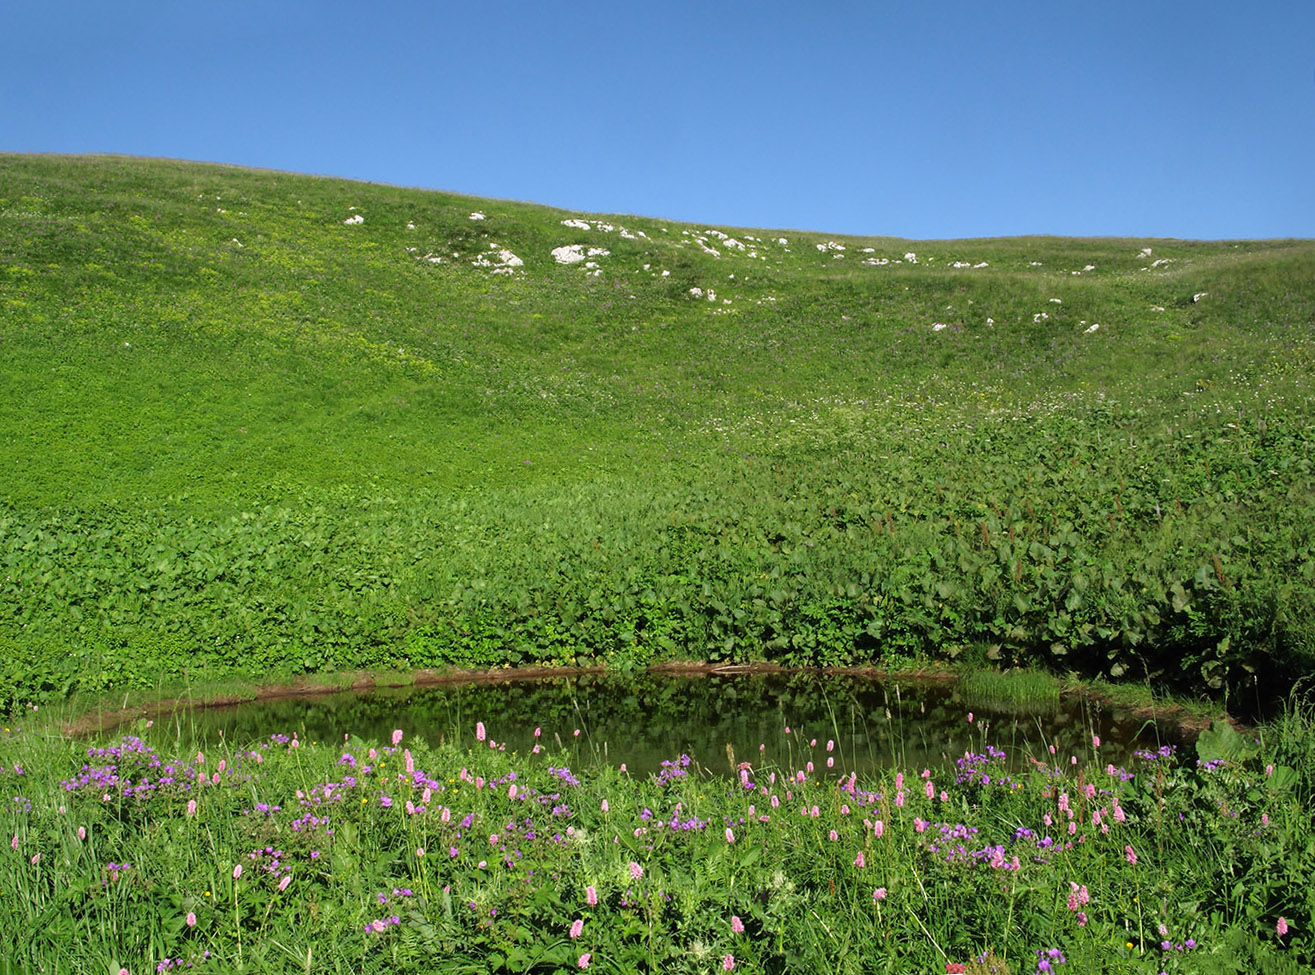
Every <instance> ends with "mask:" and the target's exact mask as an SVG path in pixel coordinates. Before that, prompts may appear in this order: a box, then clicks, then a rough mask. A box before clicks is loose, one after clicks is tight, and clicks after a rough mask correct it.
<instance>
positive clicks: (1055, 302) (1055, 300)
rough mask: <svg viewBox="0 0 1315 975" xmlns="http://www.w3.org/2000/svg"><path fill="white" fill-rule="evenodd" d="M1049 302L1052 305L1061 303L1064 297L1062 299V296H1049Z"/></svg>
mask: <svg viewBox="0 0 1315 975" xmlns="http://www.w3.org/2000/svg"><path fill="white" fill-rule="evenodd" d="M1050 303H1051V304H1052V305H1062V304H1063V303H1064V299H1063V298H1051V299H1050Z"/></svg>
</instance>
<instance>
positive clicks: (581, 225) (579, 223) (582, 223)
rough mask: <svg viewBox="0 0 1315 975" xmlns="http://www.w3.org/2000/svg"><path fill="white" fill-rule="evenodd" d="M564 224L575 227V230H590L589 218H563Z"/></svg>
mask: <svg viewBox="0 0 1315 975" xmlns="http://www.w3.org/2000/svg"><path fill="white" fill-rule="evenodd" d="M562 226H563V227H571V228H572V229H574V230H589V229H590V227H589V221H588V220H576V219H575V218H571V219H570V220H563V221H562Z"/></svg>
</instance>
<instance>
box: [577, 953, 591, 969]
mask: <svg viewBox="0 0 1315 975" xmlns="http://www.w3.org/2000/svg"><path fill="white" fill-rule="evenodd" d="M592 957H593V955H591V954H589V952H587V951H586V952H585V953H584V954H583V955H581V956H580V957H579V958H577V959H576V961H575V964H576V966H577V967H579V968H588V967H589V959H590V958H592Z"/></svg>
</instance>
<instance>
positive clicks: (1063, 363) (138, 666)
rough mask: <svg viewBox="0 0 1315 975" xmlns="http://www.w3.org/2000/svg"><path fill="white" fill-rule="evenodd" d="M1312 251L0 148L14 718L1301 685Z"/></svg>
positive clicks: (0, 469) (1308, 580)
mask: <svg viewBox="0 0 1315 975" xmlns="http://www.w3.org/2000/svg"><path fill="white" fill-rule="evenodd" d="M1313 321H1315V243H1312V242H1309V241H1267V242H1211V243H1202V242H1184V241H1176V240H1125V239H1099V240H1085V239H1084V240H1075V239H1061V238H1017V239H1002V240H964V241H935V242H921V241H920V242H911V241H905V240H895V239H891V238H870V239H868V238H851V237H834V236H828V235H822V234H814V233H802V232H796V231H788V230H786V231H777V230H771V231H769V230H744V229H740V228H731V227H706V226H701V225H683V224H677V223H673V222H670V221H663V220H655V219H649V218H640V217H624V216H599V215H595V214H582V213H573V212H566V211H559V210H553V209H549V208H545V207H538V206H532V205H527V204H516V203H506V202H502V201H494V200H483V199H474V198H470V197H462V196H456V195H452V194H444V193H435V192H428V191H420V190H410V189H399V188H394V187H385V186H376V185H370V184H363V183H354V182H346V181H341V180H331V179H323V178H314V177H305V176H297V175H290V174H285V173H273V172H261V171H251V170H243V169H235V168H228V167H217V166H206V165H198V164H190V163H174V162H161V161H147V160H137V159H121V158H99V157H89V158H66V157H36V156H0V382H3V392H4V395H3V397H0V504H2V506H0V561H3V563H4V564H3V566H0V568H3V576H0V617H2V619H0V640H3V642H4V644H5V645H6V647H7V650H8V652H7V653H6V654H5V657H6V659H7V661H8V662H7V663H6V664H5V665H3V666H6V667H8V671H7V672H6V671H0V696H4V695H8V697H9V698H10V699H11V700H16V699H19V698H25V697H28V696H33V695H40V694H58V693H63V692H64V691H66V690H69V689H76V688H84V689H95V688H97V687H109V686H122V685H125V684H126V685H140V684H142V683H151V682H154V681H155V680H157V679H159V677H160V675H162V674H163V675H172V674H177V673H178V672H179V671H180V670H186V671H187V673H188V674H189V675H195V674H200V673H205V674H209V675H210V676H212V677H213V676H216V675H218V674H223V673H228V672H231V671H233V670H234V669H248V670H253V671H256V672H259V673H262V674H265V673H274V672H285V673H286V672H300V671H308V670H324V669H333V668H345V667H355V666H401V667H406V666H431V665H441V664H450V663H459V664H470V663H474V664H486V663H516V662H524V663H530V662H559V661H568V660H573V659H579V658H591V659H602V660H607V661H611V662H614V663H621V662H625V663H643V662H645V661H647V660H649V659H652V658H653V657H654V656H693V657H703V658H711V659H737V660H739V659H761V658H770V659H777V660H783V661H786V662H791V663H848V662H857V661H877V662H881V661H883V660H884V661H890V660H898V659H908V658H910V657H927V656H960V655H962V654H965V653H966V654H969V655H970V656H978V657H982V658H984V659H989V660H995V661H999V662H1001V663H1010V662H1013V661H1016V660H1017V661H1024V660H1025V661H1029V662H1041V663H1045V664H1048V665H1050V666H1057V667H1060V668H1065V669H1069V668H1071V669H1077V670H1081V671H1087V672H1100V673H1108V674H1112V675H1113V676H1116V677H1118V676H1125V675H1126V676H1137V677H1141V676H1143V675H1146V674H1150V675H1152V676H1158V677H1162V678H1164V679H1167V680H1169V681H1170V682H1173V683H1178V684H1181V685H1185V686H1193V687H1214V688H1216V689H1222V688H1228V687H1232V688H1237V687H1240V686H1242V685H1244V684H1248V683H1250V682H1251V681H1252V678H1253V677H1254V676H1256V675H1259V676H1261V677H1265V676H1269V677H1274V678H1275V679H1277V680H1280V681H1286V680H1288V679H1289V678H1290V677H1292V676H1293V675H1295V674H1297V673H1299V672H1300V671H1301V670H1302V669H1303V668H1305V667H1306V666H1308V665H1309V663H1310V661H1311V655H1312V629H1311V623H1310V619H1311V612H1312V611H1313V610H1315V601H1313V600H1312V596H1311V592H1312V588H1313V587H1315V578H1313V570H1312V568H1311V565H1312V547H1311V529H1310V526H1311V524H1312V522H1313V521H1315V503H1313V501H1312V487H1311V485H1312V477H1311V460H1310V457H1309V448H1310V443H1311V440H1312V439H1313V438H1315V424H1313V423H1312V399H1311V386H1310V382H1309V380H1308V378H1307V376H1308V374H1309V372H1310V371H1311V367H1312V364H1313V362H1312V360H1313V359H1315V356H1312V351H1313V349H1315V327H1313Z"/></svg>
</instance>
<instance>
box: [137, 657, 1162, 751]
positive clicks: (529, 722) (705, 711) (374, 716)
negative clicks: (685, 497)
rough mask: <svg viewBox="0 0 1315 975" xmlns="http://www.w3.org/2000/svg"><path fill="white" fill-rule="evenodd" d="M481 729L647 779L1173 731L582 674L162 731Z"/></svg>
mask: <svg viewBox="0 0 1315 975" xmlns="http://www.w3.org/2000/svg"><path fill="white" fill-rule="evenodd" d="M970 713H971V714H972V721H971V722H970V721H969V715H970ZM479 722H482V723H483V724H484V726H485V728H486V730H487V735H488V738H490V739H492V740H494V741H496V742H498V743H499V744H505V746H506V748H507V750H508V751H518V752H522V753H524V752H528V751H530V750H531V749H532V748H533V747H534V745H535V744H536V743H538V744H539V745H541V746H542V747H544V748H547V749H549V750H550V751H556V750H557V749H559V748H561V749H565V750H566V751H568V752H569V753H570V754H571V762H572V764H573V765H574V766H576V767H586V766H588V765H590V764H594V763H610V764H612V765H620V764H622V763H625V764H626V765H627V767H628V768H629V769H630V770H632V771H634V772H636V773H641V774H642V773H648V772H652V771H654V770H656V769H657V768H658V767H659V764H660V763H661V762H662V761H663V760H666V759H672V758H675V757H677V756H679V755H681V754H688V755H690V756H692V757H693V758H694V759H695V761H696V762H698V763H699V764H700V765H702V766H703V767H705V768H707V769H709V770H711V771H713V772H720V773H727V772H729V771H730V770H731V769H732V767H733V764H734V763H735V762H742V761H750V762H753V763H754V764H755V765H760V764H762V763H763V762H764V761H765V762H767V763H770V764H774V765H778V766H780V767H782V768H789V769H795V768H802V767H803V766H804V765H805V763H806V762H808V761H812V762H814V763H815V764H816V766H817V768H818V769H822V768H825V767H827V762H828V760H831V761H833V762H834V766H833V767H834V769H835V770H837V771H844V772H849V771H858V772H860V773H863V772H866V771H870V770H873V769H877V768H885V767H890V766H897V767H899V768H902V769H903V768H908V769H914V768H917V769H921V768H924V767H927V768H933V769H935V768H942V767H946V766H950V765H952V764H953V762H954V760H955V759H956V758H959V757H961V756H962V755H963V754H964V752H965V751H967V750H972V751H976V752H981V751H984V750H985V746H986V745H988V744H989V745H992V746H994V747H996V748H1001V749H1004V750H1005V752H1006V753H1007V754H1008V756H1009V760H1010V763H1011V764H1013V765H1015V766H1017V765H1021V764H1022V763H1023V762H1025V760H1026V758H1027V757H1028V756H1032V757H1035V758H1039V759H1045V760H1047V761H1054V760H1055V758H1054V757H1052V756H1057V757H1058V758H1059V760H1061V761H1063V760H1069V759H1070V758H1071V757H1072V756H1076V757H1077V760H1078V762H1079V763H1085V762H1087V761H1088V760H1090V759H1092V758H1093V757H1098V759H1099V762H1100V763H1101V764H1105V763H1107V762H1113V763H1114V764H1116V765H1118V764H1124V763H1125V762H1126V761H1127V759H1128V757H1129V756H1130V754H1131V752H1132V751H1133V750H1134V749H1136V748H1145V747H1152V748H1153V747H1157V746H1158V745H1159V744H1161V743H1162V742H1163V741H1164V740H1168V738H1169V736H1170V735H1171V734H1172V731H1171V729H1165V728H1156V727H1155V726H1154V725H1150V724H1145V723H1143V722H1140V721H1137V720H1135V719H1133V718H1132V717H1131V716H1130V715H1127V714H1122V713H1120V712H1118V711H1116V710H1111V709H1108V708H1103V707H1101V706H1099V705H1097V704H1095V703H1093V702H1090V701H1085V700H1082V699H1077V698H1073V699H1065V700H1064V701H1063V702H1062V703H1060V704H1058V705H1053V706H1052V705H1043V706H1040V707H1037V708H1033V709H1031V710H1029V711H1028V712H1027V713H1018V712H1012V713H1011V712H1007V711H1002V710H998V709H992V708H990V707H988V706H984V705H983V704H982V702H980V701H976V702H974V701H970V700H965V699H964V697H963V695H962V692H961V691H960V690H959V688H958V687H957V685H954V684H945V683H921V684H920V683H916V682H898V683H896V682H887V683H879V682H877V681H874V680H871V679H868V678H859V677H852V676H837V675H825V674H816V673H806V674H788V675H783V674H767V675H763V674H757V675H735V676H722V675H717V676H703V675H700V676H680V677H673V676H658V675H643V676H637V677H614V676H576V677H557V678H551V679H543V680H519V681H508V682H503V683H494V682H488V681H483V682H476V683H466V684H445V685H442V686H438V687H428V688H396V689H384V690H376V691H370V692H345V693H335V694H327V695H322V696H315V697H301V698H295V699H289V700H281V701H271V702H254V703H249V704H242V705H237V706H235V707H229V708H221V709H211V710H200V709H198V710H192V711H186V712H179V713H178V714H176V715H174V716H173V717H171V718H161V719H159V720H157V722H156V725H155V729H154V732H153V733H154V734H157V735H161V736H164V735H176V734H178V733H181V734H182V735H184V736H187V737H190V738H194V739H196V740H198V741H203V742H204V741H215V740H217V739H218V738H219V736H220V735H221V734H222V735H223V737H224V738H225V739H226V740H227V741H229V742H230V743H232V744H235V745H240V744H243V743H245V742H249V741H253V740H257V739H265V738H267V737H268V736H269V735H271V734H274V733H283V734H292V733H293V732H294V731H295V732H296V733H297V735H298V736H299V737H300V738H301V740H303V741H308V742H310V741H320V742H323V741H330V740H337V741H341V740H343V738H344V736H345V735H351V736H355V737H359V738H362V739H367V740H368V739H377V740H379V741H384V740H386V739H387V738H388V737H389V736H390V735H391V734H392V732H393V730H394V729H401V730H402V731H403V732H404V733H405V734H406V736H407V737H408V739H414V738H417V737H420V738H424V739H425V740H426V741H428V742H430V743H431V744H438V743H441V742H456V743H458V744H460V745H464V746H467V747H471V748H474V747H488V743H487V741H486V742H484V743H483V744H482V745H481V744H480V743H478V742H477V741H476V739H475V729H476V724H477V723H479ZM787 729H789V731H788V733H787ZM536 730H537V731H538V736H537V737H536ZM1093 736H1095V737H1097V738H1099V740H1100V743H1101V744H1100V747H1099V749H1096V748H1095V746H1094V745H1093V743H1092V739H1093ZM828 743H832V747H831V749H830V750H828ZM1052 747H1053V748H1054V752H1053V753H1052V752H1051V751H1050V749H1051V748H1052Z"/></svg>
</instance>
